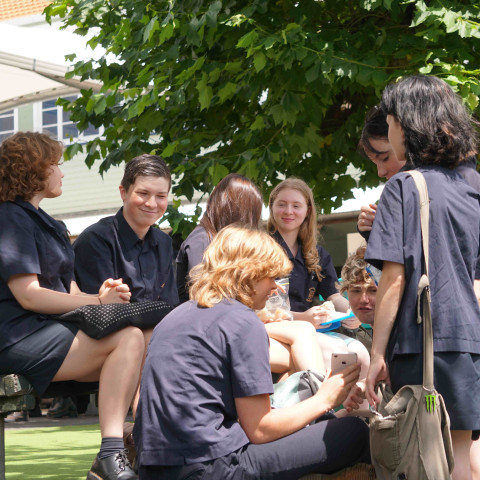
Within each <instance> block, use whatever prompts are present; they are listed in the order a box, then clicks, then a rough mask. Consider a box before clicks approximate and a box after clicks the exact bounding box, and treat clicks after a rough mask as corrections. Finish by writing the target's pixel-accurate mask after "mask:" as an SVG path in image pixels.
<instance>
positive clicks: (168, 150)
mask: <svg viewBox="0 0 480 480" xmlns="http://www.w3.org/2000/svg"><path fill="white" fill-rule="evenodd" d="M176 149H177V142H171V143H169V144H168V145H167V146H166V147H165V148H164V149H163V152H162V153H161V154H160V156H161V157H163V158H169V157H171V156H172V155H173V154H174V152H175V150H176Z"/></svg>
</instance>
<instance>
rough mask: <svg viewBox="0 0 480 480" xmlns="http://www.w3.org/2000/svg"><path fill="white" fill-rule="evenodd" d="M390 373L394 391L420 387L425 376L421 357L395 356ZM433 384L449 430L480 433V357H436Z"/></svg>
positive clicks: (447, 354)
mask: <svg viewBox="0 0 480 480" xmlns="http://www.w3.org/2000/svg"><path fill="white" fill-rule="evenodd" d="M388 369H389V373H390V380H391V382H392V391H393V392H394V393H396V392H397V391H398V390H399V389H400V388H401V387H403V386H404V385H409V384H410V385H420V384H421V383H422V376H423V356H422V355H395V356H394V358H393V360H392V361H390V362H389V364H388ZM434 384H435V388H436V389H437V391H438V392H439V393H440V394H441V395H442V397H443V400H444V401H445V406H446V408H447V412H448V415H449V416H450V428H451V429H452V430H472V437H473V438H478V435H479V433H480V402H479V401H478V399H479V398H480V355H476V354H473V353H459V352H437V353H435V354H434Z"/></svg>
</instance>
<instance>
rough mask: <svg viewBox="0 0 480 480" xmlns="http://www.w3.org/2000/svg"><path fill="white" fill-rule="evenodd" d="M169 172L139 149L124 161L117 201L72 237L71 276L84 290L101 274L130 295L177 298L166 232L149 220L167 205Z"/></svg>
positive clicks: (94, 288) (135, 298) (137, 298)
mask: <svg viewBox="0 0 480 480" xmlns="http://www.w3.org/2000/svg"><path fill="white" fill-rule="evenodd" d="M171 182H172V181H171V175H170V171H169V170H168V167H167V165H166V164H165V162H164V160H163V159H162V158H161V157H159V156H157V155H148V154H144V155H140V156H138V157H135V158H134V159H132V160H131V161H130V162H128V163H127V165H126V166H125V173H124V176H123V179H122V181H121V184H120V187H119V189H120V196H121V198H122V200H123V207H122V208H121V209H120V210H119V211H118V212H117V213H116V215H114V216H111V217H106V218H103V219H101V220H100V221H98V222H97V223H95V224H93V225H91V226H90V227H88V228H87V229H85V230H84V231H83V232H82V234H81V235H80V236H79V237H78V239H77V240H76V241H75V243H74V245H73V247H74V249H75V277H76V280H77V283H78V284H79V286H80V288H81V289H83V291H84V292H86V293H94V292H97V291H98V289H99V287H100V285H101V284H102V282H103V280H105V278H122V279H123V282H124V283H126V284H127V285H128V286H129V287H130V291H131V293H132V297H131V300H132V301H137V302H142V301H146V300H164V301H165V302H167V303H169V304H170V305H172V306H174V305H176V304H178V293H177V287H176V283H175V277H174V271H173V249H172V241H171V239H170V237H169V236H168V235H167V234H166V233H164V232H162V231H160V230H159V229H158V228H156V227H154V226H153V225H154V224H155V223H156V222H157V221H158V220H159V219H160V218H161V217H162V216H163V214H164V213H165V211H166V209H167V205H168V194H169V192H170V187H171Z"/></svg>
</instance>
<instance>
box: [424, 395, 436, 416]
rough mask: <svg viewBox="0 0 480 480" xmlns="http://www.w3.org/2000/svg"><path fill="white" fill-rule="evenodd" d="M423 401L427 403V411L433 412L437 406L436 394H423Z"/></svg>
mask: <svg viewBox="0 0 480 480" xmlns="http://www.w3.org/2000/svg"><path fill="white" fill-rule="evenodd" d="M425 402H426V404H427V412H428V413H432V412H435V408H436V407H437V396H436V395H425Z"/></svg>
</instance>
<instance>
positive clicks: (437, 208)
mask: <svg viewBox="0 0 480 480" xmlns="http://www.w3.org/2000/svg"><path fill="white" fill-rule="evenodd" d="M381 108H382V110H383V111H384V113H385V114H386V115H387V123H388V139H389V143H390V145H391V146H392V149H393V151H394V152H395V155H396V157H397V158H398V159H399V160H401V161H402V160H403V161H408V162H409V163H411V164H413V165H414V166H415V168H416V169H417V170H419V171H420V172H421V173H422V174H423V175H424V177H425V180H426V183H427V188H428V194H429V198H430V204H429V209H430V225H429V228H430V242H429V249H430V252H429V277H430V293H431V301H432V323H433V345H434V382H435V387H436V389H437V390H438V392H439V393H440V394H441V395H442V396H443V399H444V401H445V405H446V408H447V411H448V413H449V416H450V421H451V432H452V443H453V449H454V457H455V468H454V471H453V478H454V480H458V479H470V478H471V466H470V449H471V446H472V437H473V438H474V439H476V438H478V434H479V433H480V402H479V401H478V398H479V397H480V308H479V304H478V301H477V299H476V296H475V292H474V279H475V278H476V277H477V276H478V271H479V269H480V263H479V262H478V259H479V253H480V242H479V240H480V195H479V194H478V192H476V191H475V190H474V189H473V188H472V187H470V186H469V185H468V184H467V183H466V182H465V180H464V179H463V177H462V176H461V175H460V174H459V173H458V171H457V170H456V168H457V167H458V165H459V164H461V163H462V162H464V161H465V160H467V159H469V158H470V157H471V156H472V155H475V153H476V152H477V136H476V133H475V130H474V128H473V120H472V118H471V115H470V114H469V113H468V112H467V110H466V108H465V107H464V105H463V104H462V101H461V100H460V98H459V97H458V96H457V95H456V94H455V93H454V92H453V90H452V89H451V88H450V87H449V86H448V85H447V84H446V83H445V82H444V81H443V80H440V79H439V78H436V77H426V76H421V75H417V76H413V77H407V78H405V79H403V80H401V81H400V82H399V83H397V84H392V85H389V86H388V87H387V88H386V89H385V91H384V92H383V96H382V102H381ZM422 252H423V249H422V242H421V230H420V205H419V195H418V192H417V189H416V186H415V183H414V181H413V179H412V177H411V176H410V175H409V174H408V173H404V172H400V173H398V174H396V175H394V176H393V177H392V178H390V180H389V181H388V182H387V183H386V185H385V188H384V190H383V193H382V196H381V198H380V202H379V205H378V209H377V213H376V217H375V221H374V222H373V228H372V231H371V234H370V238H369V241H368V246H367V251H366V254H365V260H366V261H367V262H369V263H371V264H373V265H374V266H376V267H378V268H381V269H382V276H381V279H380V283H379V286H378V291H377V296H376V310H375V321H374V335H373V345H372V358H371V364H370V369H369V372H368V375H367V398H368V400H369V402H370V403H371V404H377V403H378V401H379V399H378V397H377V395H376V394H375V390H374V388H375V384H376V383H377V382H378V381H381V380H385V381H387V382H389V383H391V386H392V390H393V392H396V391H398V390H399V389H400V388H401V387H402V386H403V385H407V384H419V383H421V381H422V351H423V346H422V325H421V324H420V325H419V324H418V323H417V311H416V310H417V308H416V301H417V286H418V282H419V279H420V276H421V274H422V261H423V260H422V255H423V253H422Z"/></svg>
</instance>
